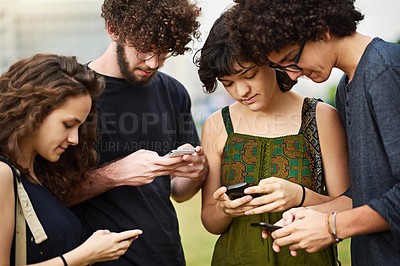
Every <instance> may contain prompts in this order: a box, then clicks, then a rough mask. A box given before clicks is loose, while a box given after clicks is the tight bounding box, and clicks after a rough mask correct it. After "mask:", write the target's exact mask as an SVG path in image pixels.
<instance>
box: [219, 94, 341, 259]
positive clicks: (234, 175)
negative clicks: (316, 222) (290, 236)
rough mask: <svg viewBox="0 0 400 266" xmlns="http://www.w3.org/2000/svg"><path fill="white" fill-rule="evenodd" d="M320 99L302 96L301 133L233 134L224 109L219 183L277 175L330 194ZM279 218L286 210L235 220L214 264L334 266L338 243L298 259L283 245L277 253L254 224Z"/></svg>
mask: <svg viewBox="0 0 400 266" xmlns="http://www.w3.org/2000/svg"><path fill="white" fill-rule="evenodd" d="M317 101H318V100H316V99H312V98H306V99H305V100H304V104H303V110H302V125H301V128H300V130H299V133H298V134H296V135H289V136H282V137H277V138H266V137H258V136H251V135H245V134H238V133H235V132H234V131H233V127H232V123H231V120H230V115H229V108H228V107H225V108H223V110H222V116H223V119H224V124H225V128H226V130H227V133H228V138H227V141H226V144H225V148H224V152H223V158H222V165H221V184H222V185H223V186H229V185H233V184H237V183H241V182H247V183H250V184H258V183H259V181H260V180H261V179H263V178H268V177H270V176H275V177H279V178H285V179H287V180H290V181H292V182H296V183H301V184H303V185H304V186H305V187H307V188H309V189H312V190H314V191H317V192H319V193H323V194H326V191H325V188H324V187H325V186H324V178H323V171H322V162H321V153H320V147H319V140H318V130H317V127H316V119H315V107H316V104H317ZM281 217H282V212H276V213H263V214H259V215H252V216H242V217H237V218H233V219H232V223H231V225H230V226H229V228H228V229H227V230H226V231H225V232H224V233H223V234H222V235H221V236H220V237H219V238H218V240H217V243H216V245H215V248H214V254H213V258H212V265H223V266H227V265H318V266H320V265H336V258H337V256H336V247H334V246H330V247H328V248H326V249H324V250H321V251H319V252H317V253H312V254H308V253H306V252H304V251H301V250H299V251H298V255H297V256H296V257H292V256H291V255H290V253H289V250H288V248H285V247H284V248H282V250H281V251H280V252H279V253H275V252H274V251H273V250H272V238H268V239H262V237H261V232H260V229H257V228H253V227H251V226H250V223H252V222H260V221H262V222H267V223H272V224H273V223H275V222H277V221H278V220H280V219H281Z"/></svg>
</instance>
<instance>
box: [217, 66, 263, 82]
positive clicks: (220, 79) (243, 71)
mask: <svg viewBox="0 0 400 266" xmlns="http://www.w3.org/2000/svg"><path fill="white" fill-rule="evenodd" d="M255 67H256V65H252V66H251V67H248V68H245V69H244V70H242V71H241V72H239V73H236V74H235V75H239V76H243V75H244V74H246V73H247V72H249V71H250V70H252V69H254V68H255ZM230 76H232V75H230ZM218 80H219V81H221V82H222V81H226V80H225V79H222V78H218Z"/></svg>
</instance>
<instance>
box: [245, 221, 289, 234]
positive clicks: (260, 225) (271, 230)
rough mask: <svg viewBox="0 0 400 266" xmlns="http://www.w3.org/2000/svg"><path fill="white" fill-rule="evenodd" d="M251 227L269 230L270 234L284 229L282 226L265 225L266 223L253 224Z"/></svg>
mask: <svg viewBox="0 0 400 266" xmlns="http://www.w3.org/2000/svg"><path fill="white" fill-rule="evenodd" d="M251 226H253V227H257V228H260V229H264V230H267V231H268V232H273V231H275V230H278V229H280V228H282V226H279V225H273V224H268V223H264V222H259V223H251Z"/></svg>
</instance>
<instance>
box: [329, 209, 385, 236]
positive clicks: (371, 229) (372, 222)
mask: <svg viewBox="0 0 400 266" xmlns="http://www.w3.org/2000/svg"><path fill="white" fill-rule="evenodd" d="M389 229H390V226H389V224H388V223H387V222H386V220H385V219H383V217H382V216H381V215H380V214H379V213H378V212H376V211H375V210H373V209H372V208H370V207H369V206H367V205H363V206H361V207H358V208H354V209H351V210H347V211H343V212H338V213H337V216H336V231H337V237H338V238H342V239H344V238H348V237H352V236H357V235H363V234H370V233H377V232H382V231H387V230H389Z"/></svg>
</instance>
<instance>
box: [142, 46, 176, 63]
mask: <svg viewBox="0 0 400 266" xmlns="http://www.w3.org/2000/svg"><path fill="white" fill-rule="evenodd" d="M155 55H156V53H155V52H153V51H149V52H140V51H138V53H137V54H136V57H137V59H139V60H142V61H146V60H150V59H151V58H153V56H155ZM173 55H174V53H173V51H172V49H168V50H167V51H163V52H160V53H157V56H158V60H166V59H167V58H170V57H171V56H173Z"/></svg>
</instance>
